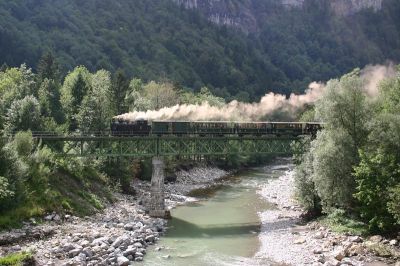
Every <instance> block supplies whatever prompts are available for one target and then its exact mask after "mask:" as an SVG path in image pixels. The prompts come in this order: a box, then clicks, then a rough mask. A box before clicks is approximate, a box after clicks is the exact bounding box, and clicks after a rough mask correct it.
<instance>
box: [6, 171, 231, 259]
mask: <svg viewBox="0 0 400 266" xmlns="http://www.w3.org/2000/svg"><path fill="white" fill-rule="evenodd" d="M227 174H228V173H227V172H225V171H223V170H220V169H218V168H213V167H199V168H194V169H192V170H190V171H180V172H178V173H177V181H176V182H175V183H174V184H168V185H167V186H166V198H167V206H168V207H169V208H172V207H173V206H176V205H177V204H179V203H182V202H185V201H186V200H188V198H187V197H185V196H184V195H185V194H186V193H188V192H189V191H190V190H192V189H196V188H204V187H207V186H210V185H211V184H214V183H215V182H214V181H216V180H218V179H220V178H222V177H224V176H226V175H227ZM132 185H133V186H134V187H135V189H136V190H137V192H138V195H137V196H136V197H133V196H126V195H121V194H116V195H115V197H116V198H117V201H116V202H115V203H114V204H112V205H110V206H108V207H107V208H106V209H104V210H103V211H102V212H101V213H98V214H97V215H94V216H91V217H84V218H78V217H74V216H70V215H59V214H55V213H54V214H48V215H46V217H43V218H44V220H46V221H47V222H46V223H44V224H42V225H35V224H36V222H35V221H34V220H33V219H32V220H31V221H30V222H29V223H26V224H25V226H24V227H23V228H22V229H16V230H12V231H10V232H3V233H1V234H0V245H1V246H0V255H6V254H9V253H13V252H19V251H32V252H34V254H35V260H36V263H37V265H55V266H59V265H129V264H130V263H131V262H133V261H142V260H143V257H144V256H145V254H146V248H147V247H148V246H150V245H154V244H155V243H156V242H157V240H158V239H159V237H160V236H161V235H162V233H163V232H164V230H165V226H166V223H167V221H166V220H163V219H156V218H151V217H149V216H148V215H146V214H145V210H144V207H143V201H144V199H145V198H146V197H147V196H149V192H148V191H149V187H150V184H149V182H143V181H140V180H135V181H134V182H133V184H132ZM156 250H157V249H156Z"/></svg>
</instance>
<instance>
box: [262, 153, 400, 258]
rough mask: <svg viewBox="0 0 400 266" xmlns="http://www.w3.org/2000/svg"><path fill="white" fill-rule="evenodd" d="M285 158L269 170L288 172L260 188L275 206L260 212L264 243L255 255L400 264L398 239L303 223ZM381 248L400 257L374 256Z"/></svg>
mask: <svg viewBox="0 0 400 266" xmlns="http://www.w3.org/2000/svg"><path fill="white" fill-rule="evenodd" d="M282 162H283V163H282V165H274V166H272V169H270V170H274V168H275V169H279V168H280V169H281V170H282V169H285V168H286V170H287V171H286V172H285V174H284V175H282V176H280V177H279V178H276V179H271V180H270V181H269V182H268V183H267V184H265V185H264V186H263V187H262V189H261V191H260V194H261V195H262V197H263V198H265V199H266V200H267V201H269V202H271V203H274V205H275V206H276V210H268V211H265V212H262V213H260V218H261V220H262V231H261V233H260V235H259V237H260V241H261V243H262V244H261V248H260V251H259V252H258V253H257V254H256V258H270V259H272V260H273V261H276V262H278V263H282V264H286V265H375V266H384V265H396V266H400V264H399V263H398V264H396V259H400V250H399V246H398V241H397V240H387V239H384V238H382V237H380V236H378V237H371V238H369V239H364V238H362V237H359V236H351V235H341V234H337V233H334V232H332V231H331V230H329V229H327V228H325V227H323V226H321V225H320V224H319V223H317V222H310V223H307V224H303V223H302V221H301V219H300V218H299V217H300V215H301V214H302V210H301V208H300V207H299V206H298V204H297V203H296V201H295V200H294V199H293V192H294V191H293V189H294V179H293V171H292V169H293V165H291V164H290V161H289V160H288V161H285V160H284V161H282ZM376 247H379V248H376ZM380 248H382V250H386V251H389V250H390V251H389V252H391V253H392V255H388V254H386V255H385V256H386V257H390V256H393V254H397V255H398V257H397V258H396V257H392V258H383V257H378V256H375V254H379V251H378V249H380ZM373 250H374V252H375V254H373V253H374V252H372V251H373ZM381 255H383V254H381ZM395 256H396V255H395Z"/></svg>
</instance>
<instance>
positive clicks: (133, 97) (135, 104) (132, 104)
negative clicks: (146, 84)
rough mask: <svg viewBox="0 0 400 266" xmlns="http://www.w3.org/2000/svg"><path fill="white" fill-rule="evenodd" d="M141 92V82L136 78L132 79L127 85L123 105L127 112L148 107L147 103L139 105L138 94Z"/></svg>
mask: <svg viewBox="0 0 400 266" xmlns="http://www.w3.org/2000/svg"><path fill="white" fill-rule="evenodd" d="M142 91H143V81H142V80H141V79H138V78H133V79H132V80H131V82H130V83H129V90H128V92H127V93H126V96H125V103H126V105H127V106H128V111H130V112H132V111H135V110H136V109H143V106H148V105H149V103H148V102H146V103H140V102H139V101H140V94H141V93H142Z"/></svg>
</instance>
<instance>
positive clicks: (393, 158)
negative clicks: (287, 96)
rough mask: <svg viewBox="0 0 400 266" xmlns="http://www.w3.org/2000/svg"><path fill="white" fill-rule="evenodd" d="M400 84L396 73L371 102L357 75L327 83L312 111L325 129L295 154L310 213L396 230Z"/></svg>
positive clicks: (301, 189)
mask: <svg viewBox="0 0 400 266" xmlns="http://www.w3.org/2000/svg"><path fill="white" fill-rule="evenodd" d="M399 84H400V72H397V74H396V76H395V77H393V78H387V79H386V80H384V81H383V82H382V83H381V84H380V87H379V96H378V98H377V99H375V98H371V97H367V91H366V90H365V87H364V86H365V80H363V78H362V77H361V76H360V75H359V71H357V70H356V71H353V72H352V73H350V74H347V75H345V76H343V77H342V78H341V79H339V80H331V81H329V82H328V84H327V90H326V92H325V93H324V96H323V97H322V98H321V99H320V100H319V101H318V102H317V104H316V107H315V113H316V115H317V116H318V118H319V119H321V120H322V121H323V122H325V125H324V129H323V130H322V131H321V132H319V134H318V136H317V138H316V139H315V140H312V141H311V142H310V141H306V140H305V145H303V146H302V147H303V149H300V148H299V147H298V148H297V150H298V153H296V163H297V166H296V174H295V177H296V187H297V196H298V198H299V199H300V202H301V203H302V204H303V205H304V206H305V207H307V208H308V209H309V210H314V211H315V210H317V211H318V210H322V211H323V212H324V213H327V214H335V213H338V212H337V209H342V210H344V211H345V212H347V213H348V214H353V215H356V216H360V217H361V219H362V220H363V221H364V222H366V223H367V224H368V226H369V229H370V230H371V231H375V232H376V231H383V232H388V231H392V230H396V229H398V228H399V226H400V223H399V222H400V220H399V215H400V208H399V203H398V202H399V201H398V200H399V197H400V194H399V186H400V153H399V151H400V147H399V143H400V116H399V107H400V94H399V92H400V86H399Z"/></svg>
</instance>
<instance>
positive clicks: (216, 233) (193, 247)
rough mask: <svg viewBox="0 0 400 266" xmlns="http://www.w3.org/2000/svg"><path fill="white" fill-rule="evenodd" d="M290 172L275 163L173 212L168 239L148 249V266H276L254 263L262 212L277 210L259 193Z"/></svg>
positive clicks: (246, 173) (264, 260) (260, 260)
mask: <svg viewBox="0 0 400 266" xmlns="http://www.w3.org/2000/svg"><path fill="white" fill-rule="evenodd" d="M288 169H289V165H277V164H275V165H272V166H269V167H263V168H255V169H251V170H247V171H244V172H241V173H240V174H237V175H235V176H233V177H232V178H230V179H229V180H228V181H227V182H225V183H226V184H225V185H222V186H219V187H218V188H215V189H213V190H211V191H210V190H209V191H206V192H207V193H205V194H207V197H203V198H200V199H199V200H198V201H196V202H190V203H187V204H185V205H183V206H179V207H177V208H175V209H173V210H172V213H171V214H172V219H171V220H170V221H169V224H168V226H169V229H168V231H167V233H166V235H165V236H163V237H162V238H161V240H160V241H159V242H158V244H157V246H156V247H152V248H151V249H149V250H148V253H149V254H148V255H147V256H146V258H145V261H144V262H143V265H174V266H175V265H176V266H180V265H185V266H188V265H189V266H200V265H201V266H203V265H210V266H211V265H212V266H215V265H271V264H274V263H273V262H271V261H270V260H268V259H267V258H255V255H256V254H257V252H258V251H259V249H260V247H261V243H260V239H259V235H258V234H259V232H260V229H261V220H260V213H262V212H264V211H266V210H272V209H274V206H273V205H272V204H270V203H268V202H267V201H266V200H265V199H264V198H262V196H261V195H260V193H259V192H260V190H261V186H262V185H263V184H265V182H266V181H267V180H268V179H269V178H276V177H279V176H280V175H282V174H284V172H285V171H287V170H288ZM157 247H158V248H160V247H161V250H160V251H156V250H155V249H156V248H157Z"/></svg>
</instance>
